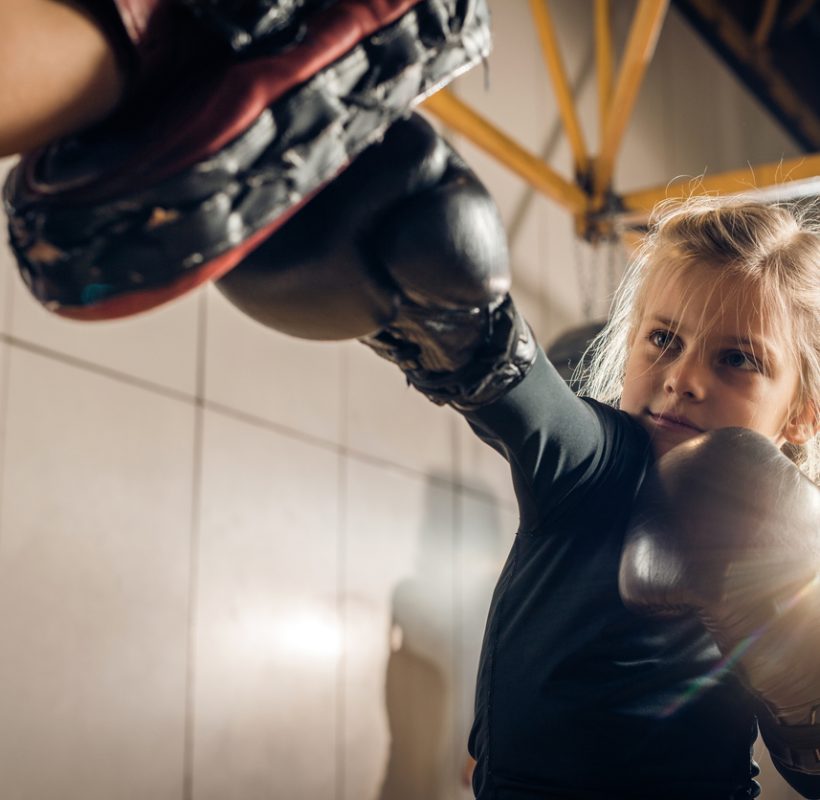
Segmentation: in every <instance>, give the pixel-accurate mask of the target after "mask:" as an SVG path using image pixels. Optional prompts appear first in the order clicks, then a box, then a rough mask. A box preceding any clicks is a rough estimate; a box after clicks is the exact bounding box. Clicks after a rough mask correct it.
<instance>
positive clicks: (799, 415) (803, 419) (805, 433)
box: [783, 400, 820, 445]
mask: <svg viewBox="0 0 820 800" xmlns="http://www.w3.org/2000/svg"><path fill="white" fill-rule="evenodd" d="M818 431H820V406H819V405H818V404H817V403H816V402H814V401H813V400H808V401H807V402H806V403H805V404H804V405H803V408H802V409H799V410H798V411H797V412H796V413H795V414H793V415H792V417H791V418H790V419H789V421H788V422H787V423H786V427H785V428H784V429H783V435H784V436H785V437H786V441H787V442H790V443H791V444H798V445H799V444H805V443H806V442H807V441H808V440H809V439H811V438H812V437H813V436H814V435H815V434H816V433H817V432H818Z"/></svg>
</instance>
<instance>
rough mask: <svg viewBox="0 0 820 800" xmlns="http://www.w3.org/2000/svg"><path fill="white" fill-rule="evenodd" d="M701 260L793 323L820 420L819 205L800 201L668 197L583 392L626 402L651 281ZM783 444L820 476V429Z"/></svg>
mask: <svg viewBox="0 0 820 800" xmlns="http://www.w3.org/2000/svg"><path fill="white" fill-rule="evenodd" d="M694 266H698V267H705V268H707V269H710V270H714V271H715V280H716V283H720V284H723V283H725V281H733V282H738V281H739V283H738V284H737V285H739V286H741V287H748V288H750V289H752V290H754V291H755V292H757V295H756V296H757V298H758V300H759V308H760V313H761V314H767V315H771V316H772V318H773V319H775V320H776V321H777V323H778V325H779V326H783V327H782V329H783V330H788V331H789V333H790V334H791V335H790V336H789V337H788V342H787V344H788V347H789V350H790V356H791V358H792V359H793V360H794V363H795V364H796V365H797V367H798V370H799V374H800V378H801V380H800V383H799V387H798V391H797V396H796V398H795V408H796V409H805V408H812V409H813V410H814V414H815V421H816V422H817V421H820V419H818V416H820V222H818V219H817V215H816V209H814V211H813V210H812V209H811V208H810V207H808V206H804V207H800V206H797V205H794V204H792V205H785V204H778V205H766V204H763V203H759V202H753V201H742V200H737V199H735V200H727V199H726V198H719V197H692V198H688V199H685V200H671V201H666V202H664V203H662V204H660V206H659V207H658V208H657V209H656V210H655V212H654V214H653V219H652V220H651V224H650V230H649V233H648V235H647V236H646V237H645V239H644V242H643V244H642V246H641V248H640V250H639V251H638V254H637V257H636V258H635V259H634V261H633V263H632V264H631V266H630V268H629V269H628V271H627V274H626V276H625V278H624V280H623V282H622V283H621V285H620V287H619V288H618V291H617V293H616V295H615V298H614V300H613V304H612V311H611V314H610V317H609V321H608V322H607V325H606V326H605V328H604V329H603V330H602V331H601V333H600V334H599V335H598V336H597V337H596V338H595V339H594V340H593V342H592V344H591V345H590V349H589V351H588V353H587V356H586V357H585V358H584V359H583V360H582V370H583V371H582V374H581V375H579V376H578V380H579V382H580V384H581V386H582V391H583V393H585V394H587V395H589V396H591V397H595V398H597V399H598V400H602V401H604V402H608V403H612V404H613V405H617V404H618V402H619V400H620V396H621V392H622V391H623V383H624V373H625V368H626V360H627V355H628V351H629V347H630V344H631V338H632V336H633V333H634V331H635V330H636V328H637V326H638V324H639V323H640V321H641V318H642V316H643V311H644V307H645V304H646V298H647V294H648V289H649V287H650V285H651V284H652V283H653V281H654V280H657V279H658V278H660V277H668V278H671V277H673V276H675V275H680V274H681V273H685V272H687V271H689V270H691V269H692V267H694ZM783 450H784V452H785V453H786V454H787V455H788V456H789V457H790V458H791V459H792V460H793V461H794V462H795V463H796V464H798V465H799V466H800V467H801V469H802V470H803V471H804V472H805V473H806V474H807V475H808V476H809V477H810V478H811V479H812V480H814V481H818V479H820V433H815V435H814V436H813V438H811V439H810V440H809V441H808V442H806V444H804V445H789V444H787V445H784V447H783Z"/></svg>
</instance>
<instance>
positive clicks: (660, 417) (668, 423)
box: [647, 410, 703, 433]
mask: <svg viewBox="0 0 820 800" xmlns="http://www.w3.org/2000/svg"><path fill="white" fill-rule="evenodd" d="M647 414H648V415H649V418H650V419H651V420H652V422H653V423H654V424H655V426H656V427H658V428H664V429H665V430H669V431H694V432H695V433H703V429H702V428H699V427H698V426H697V425H695V423H694V422H692V421H691V420H690V419H687V418H686V417H684V416H683V415H681V414H669V413H667V414H654V413H653V412H651V411H649V410H647Z"/></svg>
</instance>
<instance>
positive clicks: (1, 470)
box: [0, 348, 11, 546]
mask: <svg viewBox="0 0 820 800" xmlns="http://www.w3.org/2000/svg"><path fill="white" fill-rule="evenodd" d="M0 381H2V383H0V442H2V447H0V502H2V503H3V505H5V496H6V451H7V450H8V441H7V438H6V432H7V430H8V414H9V394H10V392H11V349H10V348H6V349H5V352H4V353H3V369H2V376H0ZM3 533H4V531H3V529H2V515H1V514H0V546H2V543H3Z"/></svg>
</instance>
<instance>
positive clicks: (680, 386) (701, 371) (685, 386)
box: [663, 353, 707, 400]
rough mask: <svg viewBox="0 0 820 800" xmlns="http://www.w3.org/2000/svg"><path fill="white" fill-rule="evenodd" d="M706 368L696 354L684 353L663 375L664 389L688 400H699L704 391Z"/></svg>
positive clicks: (667, 392)
mask: <svg viewBox="0 0 820 800" xmlns="http://www.w3.org/2000/svg"><path fill="white" fill-rule="evenodd" d="M706 383H707V379H706V369H705V366H704V365H703V364H702V363H701V360H700V359H699V358H698V357H697V355H696V354H694V353H692V354H684V355H682V356H681V357H680V358H679V359H677V360H676V361H675V362H674V363H673V364H671V365H670V367H669V369H668V370H667V371H666V375H665V376H664V386H663V388H664V391H665V392H666V394H674V395H678V396H679V397H684V398H687V399H689V400H701V399H703V396H704V394H705V392H706Z"/></svg>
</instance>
